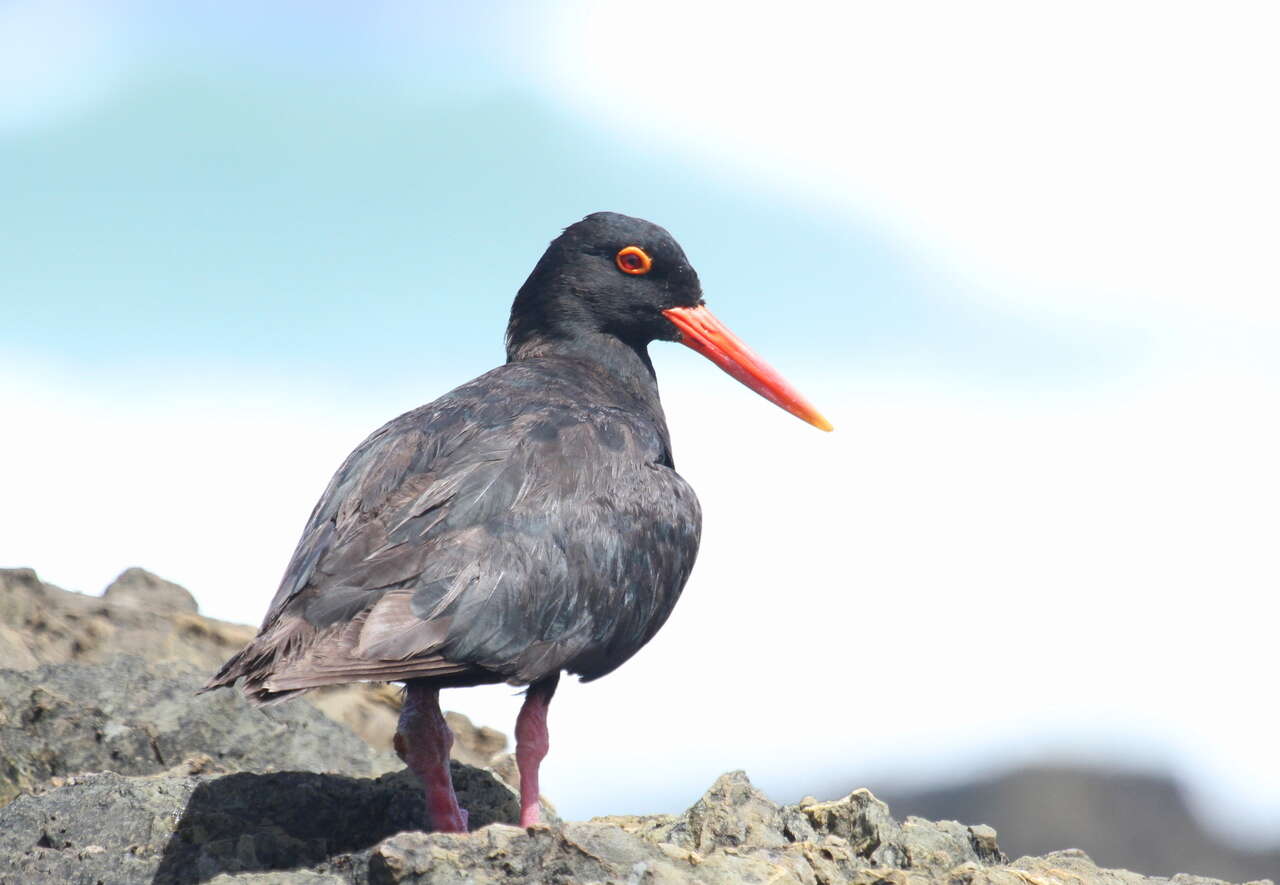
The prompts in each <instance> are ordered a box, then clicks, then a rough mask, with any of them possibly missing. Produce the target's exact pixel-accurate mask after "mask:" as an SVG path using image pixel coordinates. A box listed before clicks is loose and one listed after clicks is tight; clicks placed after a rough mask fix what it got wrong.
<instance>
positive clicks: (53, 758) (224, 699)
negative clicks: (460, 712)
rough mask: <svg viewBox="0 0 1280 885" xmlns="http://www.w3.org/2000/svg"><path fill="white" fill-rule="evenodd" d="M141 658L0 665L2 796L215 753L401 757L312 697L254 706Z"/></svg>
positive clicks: (355, 762) (189, 672)
mask: <svg viewBox="0 0 1280 885" xmlns="http://www.w3.org/2000/svg"><path fill="white" fill-rule="evenodd" d="M164 669H165V672H164V673H158V672H156V671H155V670H153V669H151V667H150V665H149V663H148V662H147V661H144V660H142V659H141V658H136V657H117V658H113V659H111V660H109V661H107V662H105V663H100V664H78V663H76V664H62V665H60V666H45V667H42V668H40V669H37V670H31V671H15V670H7V671H0V759H3V760H5V761H4V764H3V766H0V803H3V802H6V801H8V800H10V799H12V798H13V797H14V796H16V795H17V794H18V793H20V792H22V791H24V790H30V789H32V788H33V787H35V786H36V785H38V784H40V783H43V782H45V781H48V780H49V779H51V778H53V777H61V776H66V775H72V774H77V773H80V772H87V771H104V770H106V771H115V772H119V773H121V774H151V773H156V772H162V771H165V770H166V769H168V768H169V767H171V766H173V765H175V764H178V763H180V762H182V761H183V760H184V759H187V758H188V757H193V756H196V755H198V754H206V755H207V756H208V757H209V758H210V760H211V763H210V764H211V765H212V766H213V767H215V768H216V769H217V770H220V771H267V770H273V769H282V768H299V769H304V770H311V771H338V772H342V773H344V774H353V775H363V774H381V773H383V772H386V771H391V770H394V769H397V768H399V767H401V766H400V763H399V760H397V759H396V758H395V757H394V756H393V755H392V754H390V753H385V752H384V753H378V752H376V751H375V750H373V749H372V748H371V747H370V746H369V745H368V744H366V743H365V742H364V741H362V740H360V739H359V738H358V737H357V736H356V735H354V734H352V733H351V732H350V731H348V730H347V729H345V728H343V727H342V726H340V725H338V724H337V723H335V722H333V721H332V720H330V719H328V718H327V717H325V716H324V715H323V714H321V713H320V712H319V711H318V710H315V709H313V708H312V707H309V706H308V705H306V704H281V705H277V706H273V707H267V708H262V709H255V708H253V707H251V706H250V705H249V703H248V701H246V700H245V699H244V698H243V697H241V696H240V695H239V694H238V693H235V692H216V693H213V694H208V695H201V696H196V694H195V692H196V690H197V689H198V688H199V687H200V686H201V685H202V684H203V682H204V674H203V673H201V672H200V671H198V670H196V669H195V668H194V667H192V666H190V665H188V664H180V663H171V664H167V665H166V666H165V668H164Z"/></svg>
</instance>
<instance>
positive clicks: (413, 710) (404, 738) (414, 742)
mask: <svg viewBox="0 0 1280 885" xmlns="http://www.w3.org/2000/svg"><path fill="white" fill-rule="evenodd" d="M393 744H394V746H395V748H396V753H397V754H398V755H399V756H400V758H401V759H403V760H404V764H405V765H407V766H408V767H409V770H410V771H412V772H413V773H414V774H416V775H417V776H418V779H419V780H420V781H422V787H423V789H424V790H425V791H426V796H427V829H428V830H434V831H435V832H439V833H465V832H466V831H467V812H466V810H465V809H463V808H461V807H459V806H458V797H457V795H456V794H455V793H454V792H453V778H452V777H450V775H449V748H450V747H452V746H453V732H451V731H450V730H449V725H448V723H447V722H445V721H444V714H443V713H441V712H440V689H438V688H433V687H431V686H429V685H427V684H425V683H420V682H414V681H410V682H406V683H405V686H404V706H402V707H401V708H400V723H399V725H398V726H397V727H396V736H395V739H394V741H393Z"/></svg>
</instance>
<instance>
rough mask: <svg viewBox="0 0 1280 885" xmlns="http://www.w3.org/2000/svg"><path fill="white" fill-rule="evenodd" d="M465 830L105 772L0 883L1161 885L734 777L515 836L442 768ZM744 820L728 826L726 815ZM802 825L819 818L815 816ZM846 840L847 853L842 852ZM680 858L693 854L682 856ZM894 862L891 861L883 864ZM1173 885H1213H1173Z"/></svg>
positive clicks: (513, 806)
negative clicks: (773, 793)
mask: <svg viewBox="0 0 1280 885" xmlns="http://www.w3.org/2000/svg"><path fill="white" fill-rule="evenodd" d="M453 776H454V783H455V786H456V788H457V789H458V792H459V795H460V799H461V801H462V802H463V804H464V805H466V806H468V807H469V808H470V810H471V821H472V823H473V824H474V825H475V827H476V828H477V829H476V830H475V831H474V832H472V833H469V834H444V833H423V832H420V831H418V830H417V826H418V823H419V822H420V821H421V819H422V814H423V802H422V794H421V791H420V790H419V789H418V786H417V784H416V782H414V781H413V779H412V777H411V776H410V775H409V774H408V773H407V772H403V771H401V772H396V773H393V774H387V775H383V776H381V777H379V778H376V779H374V778H352V777H346V776H342V775H336V774H315V773H310V772H274V773H265V774H260V773H250V772H238V773H233V774H203V775H194V776H193V775H184V774H164V775H150V776H132V777H129V776H124V775H120V774H116V773H111V772H107V773H101V774H93V775H88V776H77V777H72V778H68V779H66V781H65V783H63V784H62V785H61V786H58V787H55V788H52V789H48V790H43V791H40V792H37V793H34V794H29V795H24V796H21V797H19V798H18V799H16V800H15V801H13V802H11V803H9V805H7V806H5V807H4V808H0V882H3V883H10V882H12V883H19V882H21V883H28V882H104V883H107V882H152V883H160V885H166V883H195V882H220V883H222V885H232V883H256V885H266V883H276V885H303V883H307V885H314V883H352V885H355V883H416V885H428V883H430V885H446V883H459V885H461V883H478V885H486V883H492V885H497V883H503V885H534V883H538V885H543V883H577V882H602V883H630V882H649V883H658V885H676V883H700V885H736V883H744V882H760V883H765V882H769V883H779V885H783V883H796V885H800V883H803V885H819V883H820V885H839V883H858V885H878V883H897V885H931V883H937V885H943V883H946V885H960V883H964V885H1037V883H1043V885H1051V883H1061V882H1072V883H1074V885H1093V883H1097V885H1162V883H1165V882H1166V881H1167V880H1157V879H1150V878H1147V877H1144V876H1141V875H1138V874H1136V873H1129V872H1126V871H1122V870H1119V871H1117V870H1100V869H1098V867H1097V866H1096V865H1094V863H1093V862H1092V861H1091V860H1090V859H1089V858H1088V857H1087V856H1085V855H1084V854H1083V853H1082V852H1058V853H1055V854H1051V855H1047V856H1045V857H1033V858H1020V859H1019V860H1017V861H1015V862H1014V863H1012V864H1010V863H1008V862H1007V860H1006V859H1005V858H1004V857H1003V855H1001V854H1000V852H999V849H998V847H997V846H996V844H995V834H994V833H993V832H991V831H990V829H989V828H979V827H974V828H969V827H964V826H962V825H960V824H956V823H949V822H943V823H930V822H928V821H922V820H918V819H915V820H908V821H906V822H904V823H901V824H899V823H898V822H896V821H894V820H893V818H892V817H890V816H888V814H887V809H886V808H885V807H884V804H883V803H881V802H879V801H878V800H876V799H875V797H873V796H871V794H870V793H867V792H866V791H858V792H856V793H855V794H852V795H850V796H848V797H846V798H845V799H842V800H839V801H838V802H827V803H814V804H811V805H807V806H805V807H804V808H801V807H800V806H786V807H784V806H779V805H777V804H776V803H773V802H771V801H770V800H769V799H768V798H767V797H765V796H764V795H763V794H762V793H760V792H759V791H757V790H756V789H755V788H754V787H752V786H751V784H750V782H749V781H748V780H747V779H746V777H745V776H744V775H742V774H741V773H740V772H734V773H731V774H728V775H725V776H723V777H721V778H720V779H719V780H717V781H716V783H715V784H714V785H712V788H711V789H710V790H709V791H708V792H707V794H706V795H705V796H703V797H702V799H700V800H699V801H698V802H697V803H696V804H695V805H694V806H693V807H692V808H690V809H689V810H688V811H686V812H685V813H684V814H683V815H680V816H675V815H654V816H648V817H618V818H597V819H595V820H592V821H587V822H582V823H563V824H561V823H554V824H552V825H550V826H539V827H531V828H529V829H521V828H519V827H515V826H511V825H510V821H513V820H514V819H515V815H516V812H517V803H516V797H515V794H514V792H512V791H511V789H510V788H509V787H507V786H506V785H505V784H503V783H502V782H500V781H498V780H497V779H496V778H495V777H494V776H493V774H492V773H491V772H488V771H484V770H480V769H475V768H471V767H469V766H465V765H461V764H459V763H456V762H455V763H454V765H453ZM737 808H741V809H742V819H741V821H737V822H735V821H734V820H733V817H734V816H735V809H737ZM813 809H818V810H816V811H812V810H813ZM839 833H848V834H851V835H852V836H853V839H852V840H851V839H849V838H846V837H845V836H841V835H839ZM690 845H694V846H696V847H689V846H690ZM890 849H891V850H890ZM1175 881H1176V885H1216V882H1217V880H1209V879H1201V878H1198V877H1194V876H1185V877H1178V878H1177V879H1176V880H1175Z"/></svg>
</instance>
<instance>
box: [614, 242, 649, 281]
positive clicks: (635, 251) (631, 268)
mask: <svg viewBox="0 0 1280 885" xmlns="http://www.w3.org/2000/svg"><path fill="white" fill-rule="evenodd" d="M613 260H614V261H616V262H617V264H618V270H620V271H622V272H623V273H629V274H631V275H632V276H638V275H640V274H642V273H648V272H649V270H650V269H651V268H652V267H653V259H652V258H650V257H649V253H648V252H646V251H644V250H643V249H641V248H640V247H639V246H627V247H626V248H625V249H619V250H618V254H617V255H615V256H614V258H613Z"/></svg>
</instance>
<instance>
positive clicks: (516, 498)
mask: <svg viewBox="0 0 1280 885" xmlns="http://www.w3.org/2000/svg"><path fill="white" fill-rule="evenodd" d="M508 376H513V377H514V378H515V380H516V381H517V382H518V381H519V380H520V375H519V374H518V373H516V372H505V373H504V372H501V371H500V370H495V372H494V373H490V375H489V376H483V377H482V378H481V379H477V381H476V382H473V383H472V384H471V385H468V386H467V387H463V388H459V390H458V391H455V392H454V393H453V394H450V395H449V396H446V397H444V398H442V399H441V400H438V401H437V402H436V403H433V404H431V405H430V406H425V407H423V408H421V409H418V410H415V411H414V412H410V413H408V414H406V415H403V416H401V417H400V418H397V419H396V420H394V421H392V422H391V423H389V424H388V425H386V426H385V427H383V428H382V429H380V430H379V431H377V432H376V433H374V434H373V435H372V436H371V437H369V438H368V439H367V440H365V441H364V442H363V443H362V444H361V445H360V446H359V447H358V448H357V449H356V450H355V451H354V452H353V453H352V454H351V456H350V457H348V458H347V460H346V462H345V463H344V464H343V465H342V467H341V468H340V469H339V470H338V472H337V474H335V476H334V477H333V480H332V481H331V482H330V484H329V487H328V488H327V489H326V490H325V493H324V495H323V496H322V497H321V499H320V501H319V503H318V504H317V505H316V508H315V510H314V511H313V512H312V515H311V517H310V519H309V520H308V523H307V528H306V530H305V531H304V533H303V537H302V539H301V541H300V542H299V544H298V547H297V550H296V551H295V552H294V556H293V559H292V561H291V562H290V564H289V567H288V569H287V570H286V573H285V577H284V579H283V580H282V582H281V585H280V589H279V590H278V591H277V593H276V596H275V598H274V600H273V601H272V604H271V607H270V610H269V611H268V613H267V616H266V618H265V620H264V622H263V626H262V630H261V632H260V633H259V635H258V637H257V638H256V639H255V640H254V641H253V643H251V644H250V645H249V646H248V647H246V649H244V650H243V651H242V652H241V653H240V654H239V655H237V656H236V657H235V658H233V659H232V660H231V661H228V662H227V664H226V665H225V666H224V667H223V668H222V670H221V671H220V672H219V673H218V674H217V675H216V676H215V677H214V679H213V680H211V682H210V687H216V686H219V685H227V684H231V683H232V682H234V681H235V679H237V678H239V677H244V680H245V681H244V686H243V687H244V690H245V691H246V693H247V694H249V695H250V696H251V697H253V698H255V699H257V700H274V699H276V698H281V697H285V696H287V695H289V694H292V693H294V692H296V691H299V690H303V689H306V688H311V687H314V686H317V685H325V684H331V683H336V682H349V681H354V680H401V679H410V678H420V677H439V678H442V679H446V678H447V679H450V680H454V681H456V682H458V683H465V682H467V681H497V680H500V679H511V680H517V681H530V680H529V679H528V677H529V676H530V675H531V674H533V675H535V676H538V675H545V674H546V673H547V672H552V671H555V670H558V669H560V668H561V667H563V666H570V667H573V665H574V664H575V663H576V664H577V665H578V666H577V667H576V669H577V671H578V672H583V673H584V674H585V675H588V676H593V675H601V673H603V672H607V671H608V670H610V669H612V668H613V667H614V666H616V665H617V664H618V663H621V661H622V660H625V658H626V657H629V656H630V654H632V653H634V651H635V650H636V649H638V648H639V646H640V645H643V643H644V642H645V641H647V640H648V639H649V638H650V637H651V636H652V634H653V632H654V631H656V629H657V627H658V626H659V625H660V624H661V622H662V621H663V620H665V618H666V615H667V614H668V613H669V612H670V608H671V606H673V605H674V603H675V599H676V597H677V596H678V594H679V591H680V589H681V587H682V586H683V584H684V580H685V578H687V576H688V571H689V569H690V568H691V567H692V561H693V555H694V553H695V552H696V549H697V534H698V529H699V514H698V511H697V501H696V499H695V498H694V497H693V494H692V491H690V490H689V489H688V486H687V485H685V484H684V482H683V480H681V479H680V478H679V477H678V476H677V475H676V474H675V472H674V471H673V470H671V469H670V468H669V467H666V466H663V465H662V464H661V463H658V462H660V461H661V460H662V459H663V458H664V457H665V438H663V437H662V435H661V433H660V432H659V431H656V430H651V429H650V428H648V427H646V426H645V424H644V422H643V421H637V419H636V418H635V417H634V416H633V415H631V414H629V413H628V412H626V411H625V410H617V409H609V408H607V407H600V406H594V407H588V406H583V405H580V404H579V402H578V399H579V397H580V393H581V392H580V391H574V390H566V391H558V390H556V389H555V387H556V384H557V383H559V381H558V380H556V379H544V380H545V383H544V384H543V385H542V386H541V388H540V393H539V395H538V397H537V398H535V399H534V400H533V401H531V400H530V396H529V391H528V390H525V389H521V390H520V391H519V393H520V395H519V396H513V395H509V394H510V393H511V391H509V390H507V389H506V388H505V387H504V386H503V385H504V383H505V382H508V381H510V380H511V377H508ZM517 404H518V405H517ZM517 409H518V410H519V411H517ZM653 541H657V542H658V543H656V544H655V543H649V542H653ZM637 582H639V585H640V587H641V588H642V589H636V585H637ZM628 596H630V597H632V598H628ZM615 661H616V663H615Z"/></svg>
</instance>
